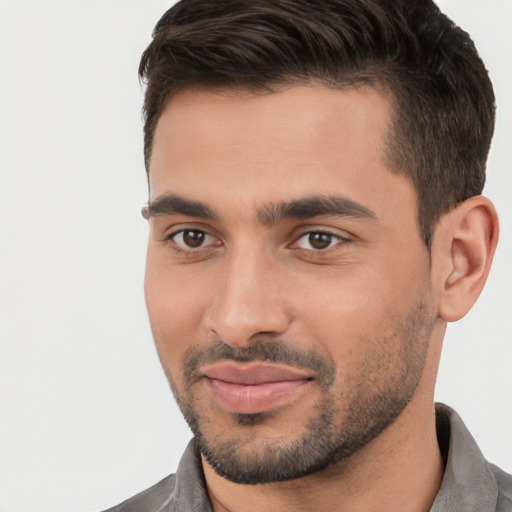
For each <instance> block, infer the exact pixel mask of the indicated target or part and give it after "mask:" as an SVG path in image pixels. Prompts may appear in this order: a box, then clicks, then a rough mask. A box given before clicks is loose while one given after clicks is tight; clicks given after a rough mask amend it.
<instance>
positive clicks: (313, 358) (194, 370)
mask: <svg viewBox="0 0 512 512" xmlns="http://www.w3.org/2000/svg"><path fill="white" fill-rule="evenodd" d="M224 361H233V362H236V363H250V362H253V361H258V362H265V363H274V364H284V365H287V366H293V367H296V368H301V369H307V370H313V371H314V372H315V374H316V375H318V380H319V381H320V382H321V384H322V385H323V386H325V387H329V386H331V385H332V384H333V382H334V374H335V364H334V361H333V360H332V359H330V358H328V357H327V356H325V355H323V354H321V353H320V352H318V351H316V350H313V349H303V348H301V347H297V346H296V345H294V344H292V343H290V342H286V341H281V340H279V341H277V340H268V341H265V340H256V341H254V342H252V343H251V344H250V345H248V346H244V347H233V346H231V345H228V344H227V343H225V342H223V341H222V340H219V339H217V340H214V341H213V342H212V343H211V344H209V345H208V346H206V347H201V348H198V347H195V348H192V349H190V350H189V352H188V353H187V355H186V357H185V363H184V374H183V376H184V379H185V383H186V386H187V387H190V385H192V384H193V383H194V382H195V381H196V380H198V379H199V378H200V377H201V375H200V372H199V369H200V368H201V367H202V366H204V365H209V364H214V363H219V362H224Z"/></svg>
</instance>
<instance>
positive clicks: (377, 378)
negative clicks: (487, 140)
mask: <svg viewBox="0 0 512 512" xmlns="http://www.w3.org/2000/svg"><path fill="white" fill-rule="evenodd" d="M433 324H434V320H433V316H432V314H431V313H430V311H429V308H428V306H427V305H426V304H425V303H424V302H421V301H420V302H418V304H417V305H416V306H415V307H414V308H412V309H411V311H410V312H409V314H408V315H407V316H406V317H405V318H402V319H401V321H397V322H395V326H394V327H395V328H394V329H393V332H392V333H391V334H389V335H387V336H383V337H382V338H381V339H379V340H364V339H362V340H361V343H369V344H370V345H371V346H373V347H374V348H375V350H374V351H372V350H370V351H367V354H368V356H367V357H366V358H364V360H363V361H362V362H361V364H360V365H359V366H358V367H357V368H356V369H355V370H354V371H353V372H352V373H351V375H349V376H348V377H347V378H346V379H345V382H344V385H343V386H341V385H340V384H337V383H336V378H335V377H336V367H335V365H334V362H333V361H331V360H329V359H328V358H326V357H325V356H324V355H322V354H320V353H318V352H316V351H312V350H310V351H300V350H298V349H297V348H295V347H293V344H290V343H286V342H284V341H282V340H279V341H275V340H269V341H264V340H259V341H256V342H254V343H253V344H251V345H250V346H247V347H235V348H234V347H231V346H229V345H227V344H224V343H223V342H222V341H220V340H217V341H215V342H213V343H212V344H211V345H210V346H209V347H208V348H206V349H201V350H199V349H196V350H193V351H190V352H189V354H188V357H187V359H186V363H185V371H184V377H183V380H184V382H185V386H184V391H183V392H179V391H178V389H177V387H176V385H175V383H174V381H173V379H172V377H171V375H170V374H169V373H168V372H166V373H167V377H168V380H169V382H170V384H171V388H172V390H173V393H174V396H175V398H176V401H177V403H178V406H179V407H180V409H181V411H182V413H183V415H184V417H185V420H186V421H187V423H188V424H189V426H190V428H191V430H192V432H193V434H194V437H195V441H196V446H197V447H198V449H199V450H200V452H201V454H202V455H203V457H204V458H205V460H206V461H207V462H208V463H209V464H210V465H211V466H212V468H213V469H214V470H215V471H216V472H217V473H218V474H219V475H220V476H222V477H224V478H226V479H227V480H230V481H232V482H235V483H238V484H246V485H256V484H264V483H271V482H282V481H286V480H292V479H296V478H301V477H304V476H307V475H309V474H311V473H314V472H317V471H321V470H323V469H326V468H327V467H329V466H331V465H333V464H336V463H338V462H340V461H343V460H346V459H348V458H349V457H350V456H351V455H352V454H354V453H355V452H357V451H358V450H360V449H361V448H362V447H364V446H365V445H367V444H368V443H369V442H370V441H372V440H373V439H375V438H376V437H377V436H378V435H379V434H380V433H381V432H382V431H383V430H385V429H386V428H387V427H388V426H389V425H391V424H392V423H393V422H394V421H395V419H396V418H397V417H398V416H399V415H400V414H401V413H402V411H403V410H404V409H405V408H406V407H407V405H408V404H409V402H410V401H411V399H412V397H413V396H414V393H415V391H416V388H417V386H418V383H419V381H420V378H421V375H422V372H423V367H424V363H425V359H426V354H427V350H428V342H429V339H430V335H431V332H432V328H433ZM397 339H398V340H399V343H397ZM390 346H391V347H396V348H395V349H394V351H391V352H389V351H386V349H385V348H386V347H390ZM379 349H380V351H379ZM221 360H223V361H224V360H228V361H237V362H249V361H265V362H271V363H284V364H289V365H290V366H296V367H301V368H308V369H313V370H314V371H315V373H316V375H318V376H319V377H318V381H317V384H318V386H319V390H320V393H321V398H320V400H319V401H318V402H317V404H316V405H315V407H314V408H313V410H312V414H311V415H310V418H309V420H308V421H307V422H306V424H305V425H304V426H303V430H302V432H301V433H298V435H297V434H296V433H295V432H290V431H287V432H283V437H282V438H279V439H274V440H271V441H268V440H267V441H265V440H261V439H259V436H258V426H260V425H263V424H265V422H266V421H267V420H268V419H269V418H271V417H272V416H273V413H272V412H268V413H267V412H262V413H257V414H232V418H233V421H234V423H235V428H234V429H233V435H232V437H229V436H228V437H223V435H225V432H218V433H217V434H216V435H213V434H210V433H209V430H211V428H212V425H214V423H215V418H214V417H208V415H207V414H206V415H205V414H203V410H202V409H203V407H202V406H201V399H200V398H201V397H200V396H198V394H197V393H196V389H195V387H194V383H196V377H197V374H196V372H197V369H198V368H199V367H200V365H202V364H206V363H212V362H216V361H221ZM164 368H165V367H164ZM236 426H238V427H243V428H244V430H245V432H244V435H243V436H239V437H237V433H236V428H237V427H236ZM247 429H252V431H251V432H250V434H249V435H247ZM213 430H215V427H213ZM205 432H208V434H206V433H205Z"/></svg>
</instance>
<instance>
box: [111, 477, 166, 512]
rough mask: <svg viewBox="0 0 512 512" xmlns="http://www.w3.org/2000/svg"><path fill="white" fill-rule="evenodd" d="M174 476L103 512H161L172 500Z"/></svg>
mask: <svg viewBox="0 0 512 512" xmlns="http://www.w3.org/2000/svg"><path fill="white" fill-rule="evenodd" d="M175 482H176V475H174V474H172V475H169V476H167V477H165V478H164V479H163V480H160V482H158V483H156V484H155V485H153V486H152V487H150V488H149V489H146V490H145V491H142V492H140V493H139V494H136V495H135V496H133V498H130V499H129V500H126V501H124V502H123V503H121V504H120V505H117V506H115V507H113V508H109V509H108V510H105V512H141V511H144V512H163V510H164V507H166V508H167V506H168V505H170V504H171V503H172V501H173V499H174V489H175Z"/></svg>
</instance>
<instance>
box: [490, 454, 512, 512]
mask: <svg viewBox="0 0 512 512" xmlns="http://www.w3.org/2000/svg"><path fill="white" fill-rule="evenodd" d="M489 466H490V468H491V471H492V472H493V474H494V478H495V479H496V483H497V484H498V501H497V503H496V512H510V511H512V475H509V474H508V473H505V471H503V470H501V469H500V468H498V467H497V466H494V465H493V464H489Z"/></svg>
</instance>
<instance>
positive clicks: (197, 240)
mask: <svg viewBox="0 0 512 512" xmlns="http://www.w3.org/2000/svg"><path fill="white" fill-rule="evenodd" d="M205 239H206V233H205V232H204V231H192V230H190V231H183V243H184V244H185V245H187V246H188V247H192V248H194V249H195V248H197V247H201V245H202V244H203V243H204V241H205Z"/></svg>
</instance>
